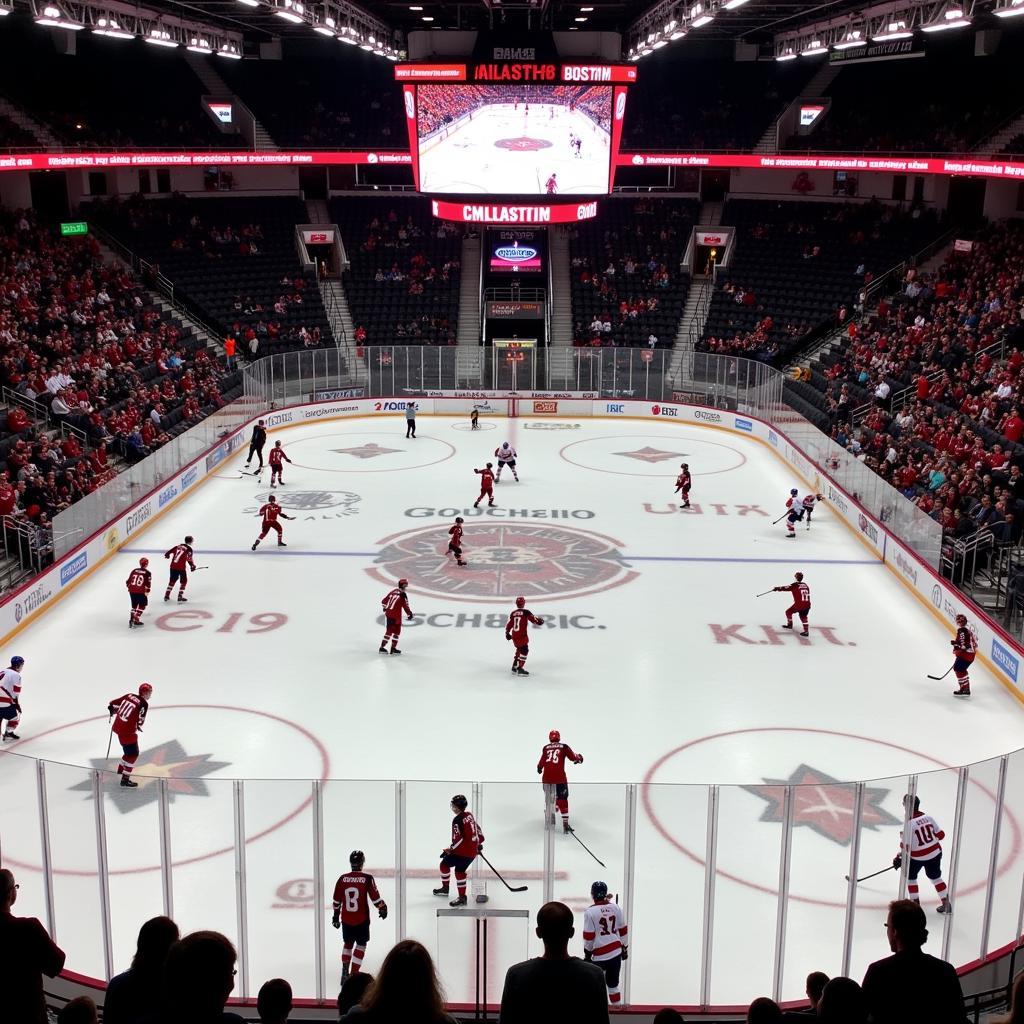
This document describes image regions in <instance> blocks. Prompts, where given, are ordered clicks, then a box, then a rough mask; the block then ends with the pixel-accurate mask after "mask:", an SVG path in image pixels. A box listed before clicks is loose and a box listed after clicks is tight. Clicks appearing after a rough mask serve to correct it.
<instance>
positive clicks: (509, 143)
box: [494, 135, 552, 153]
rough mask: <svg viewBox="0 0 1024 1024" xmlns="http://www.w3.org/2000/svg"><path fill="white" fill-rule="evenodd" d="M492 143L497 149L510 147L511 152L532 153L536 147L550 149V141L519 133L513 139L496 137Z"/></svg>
mask: <svg viewBox="0 0 1024 1024" xmlns="http://www.w3.org/2000/svg"><path fill="white" fill-rule="evenodd" d="M494 145H495V146H497V148H498V149H510V150H512V152H513V153H534V152H536V151H537V150H538V149H550V148H551V145H552V143H550V142H549V141H548V140H547V139H534V138H531V137H530V136H529V135H520V136H518V137H517V138H514V139H498V141H497V142H496V143H495V144H494Z"/></svg>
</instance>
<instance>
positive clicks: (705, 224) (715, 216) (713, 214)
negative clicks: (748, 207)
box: [697, 203, 725, 228]
mask: <svg viewBox="0 0 1024 1024" xmlns="http://www.w3.org/2000/svg"><path fill="white" fill-rule="evenodd" d="M724 209H725V203H701V205H700V211H699V212H698V214H697V223H698V224H699V225H700V226H701V227H702V228H717V227H718V226H719V225H720V224H721V223H722V211H723V210H724Z"/></svg>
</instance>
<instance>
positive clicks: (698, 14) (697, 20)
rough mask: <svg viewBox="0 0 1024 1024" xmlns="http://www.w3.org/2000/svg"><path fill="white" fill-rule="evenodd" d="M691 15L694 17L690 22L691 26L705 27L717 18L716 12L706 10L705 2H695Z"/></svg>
mask: <svg viewBox="0 0 1024 1024" xmlns="http://www.w3.org/2000/svg"><path fill="white" fill-rule="evenodd" d="M690 17H691V18H692V19H693V20H692V21H691V22H690V28H703V27H704V26H705V25H708V24H710V23H711V22H712V21H714V20H715V15H714V13H713V12H711V11H705V10H704V5H703V4H694V5H693V6H692V7H691V8H690Z"/></svg>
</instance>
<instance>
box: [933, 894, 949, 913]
mask: <svg viewBox="0 0 1024 1024" xmlns="http://www.w3.org/2000/svg"><path fill="white" fill-rule="evenodd" d="M935 913H937V914H952V913H953V904H952V903H950V902H949V897H948V896H943V897H942V902H941V903H940V904H939V906H938V908H937V909H936V911H935Z"/></svg>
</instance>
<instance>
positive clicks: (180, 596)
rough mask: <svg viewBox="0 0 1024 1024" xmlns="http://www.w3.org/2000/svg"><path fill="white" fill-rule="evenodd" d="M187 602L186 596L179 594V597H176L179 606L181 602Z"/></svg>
mask: <svg viewBox="0 0 1024 1024" xmlns="http://www.w3.org/2000/svg"><path fill="white" fill-rule="evenodd" d="M187 600H188V598H187V597H186V596H185V595H184V594H179V595H178V603H179V604H180V603H181V602H182V601H187Z"/></svg>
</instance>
